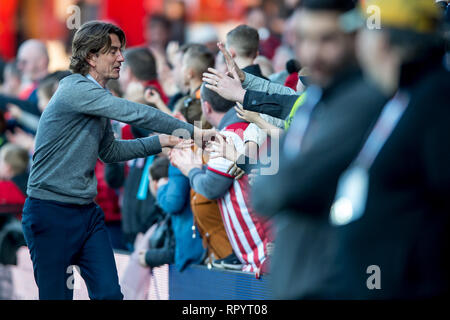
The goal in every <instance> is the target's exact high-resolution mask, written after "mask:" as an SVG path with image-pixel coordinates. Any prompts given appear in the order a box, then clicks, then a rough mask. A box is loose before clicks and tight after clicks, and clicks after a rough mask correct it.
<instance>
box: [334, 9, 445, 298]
mask: <svg viewBox="0 0 450 320" xmlns="http://www.w3.org/2000/svg"><path fill="white" fill-rule="evenodd" d="M367 5H377V6H379V7H380V9H381V11H382V12H383V15H382V17H381V25H382V28H381V29H380V30H369V29H366V28H364V29H363V31H362V32H361V35H360V38H359V40H360V41H359V42H358V51H359V56H360V57H361V61H362V65H363V67H364V70H365V72H366V73H367V75H368V76H370V78H371V79H372V80H373V81H374V83H376V84H377V86H378V87H379V88H381V89H382V90H383V93H384V94H385V95H386V96H388V97H391V96H392V95H393V94H395V97H394V98H393V99H392V100H391V101H390V102H389V103H388V104H386V106H385V107H384V108H383V112H382V115H380V117H379V118H378V119H377V125H376V126H375V128H374V129H373V130H372V131H371V132H370V134H368V138H367V139H366V141H365V142H364V144H363V145H362V146H361V153H360V154H361V155H363V156H364V159H370V163H369V162H368V161H367V160H364V159H363V158H362V157H358V158H356V159H355V163H356V162H358V163H359V165H360V166H362V167H364V168H365V170H366V172H367V177H368V178H367V179H368V184H367V193H366V199H367V200H366V201H365V210H364V211H363V213H362V215H361V217H360V218H359V219H358V218H353V219H350V220H348V219H343V220H342V222H341V223H339V224H337V225H336V227H335V230H336V243H337V248H336V251H335V256H334V263H333V265H334V266H335V276H334V279H333V281H332V282H331V283H330V293H332V291H334V292H335V294H339V295H340V297H344V298H363V299H392V298H395V299H399V298H400V299H423V298H436V297H448V296H449V293H450V274H449V270H450V259H449V257H448V252H449V250H450V216H449V212H450V206H449V202H448V194H449V192H450V167H449V163H450V148H448V142H449V139H450V129H449V125H448V119H450V109H449V101H450V81H449V79H450V74H449V72H448V71H446V70H445V69H444V67H443V64H442V61H443V59H442V57H443V55H444V48H443V42H442V40H441V36H440V34H439V32H438V27H439V24H438V21H439V20H438V17H439V12H438V11H437V8H436V7H435V5H434V3H433V2H431V1H402V0H390V1H380V0H376V1H369V2H368V3H367ZM406 7H409V10H405V11H398V10H397V8H406ZM362 12H365V7H363V8H362ZM369 53H370V54H369ZM391 110H394V111H391ZM398 110H400V111H398ZM395 112H398V113H397V114H398V115H396V114H395ZM393 117H394V118H396V119H397V121H396V123H394V124H393V125H392V124H391V121H392V118H393ZM386 119H387V120H386ZM379 128H381V129H379ZM380 132H382V134H383V139H382V140H381V142H376V141H375V140H374V139H373V137H376V136H377V135H378V134H379V133H380ZM374 141H375V142H374ZM368 147H370V148H371V150H373V149H376V150H378V152H370V151H367V150H369V148H368ZM358 159H360V160H358ZM361 159H362V160H361ZM341 181H343V178H341ZM342 196H345V194H344V193H343V194H342ZM336 199H337V201H338V198H336ZM337 201H336V202H335V203H337ZM342 213H344V212H342ZM347 213H348V212H347ZM351 216H353V214H352V213H350V214H349V215H348V217H351ZM331 288H333V290H331Z"/></svg>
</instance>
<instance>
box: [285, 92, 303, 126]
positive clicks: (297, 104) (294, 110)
mask: <svg viewBox="0 0 450 320" xmlns="http://www.w3.org/2000/svg"><path fill="white" fill-rule="evenodd" d="M305 100H306V92H303V93H302V94H301V95H300V97H298V99H297V100H296V101H295V103H294V106H293V107H292V109H291V112H290V113H289V115H288V117H287V119H286V120H285V121H284V130H287V129H289V127H290V126H291V123H292V120H293V119H294V116H295V114H296V113H297V110H298V108H300V106H301V105H303V103H305Z"/></svg>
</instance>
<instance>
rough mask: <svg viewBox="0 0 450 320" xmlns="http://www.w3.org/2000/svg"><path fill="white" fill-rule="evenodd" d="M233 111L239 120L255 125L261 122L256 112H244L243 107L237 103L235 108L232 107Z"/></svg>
mask: <svg viewBox="0 0 450 320" xmlns="http://www.w3.org/2000/svg"><path fill="white" fill-rule="evenodd" d="M234 109H235V110H236V112H237V116H238V117H239V118H241V119H242V120H245V121H248V122H251V123H257V122H258V121H260V120H261V116H260V115H259V113H258V112H254V111H249V110H244V107H243V106H242V104H240V103H237V106H236V107H234Z"/></svg>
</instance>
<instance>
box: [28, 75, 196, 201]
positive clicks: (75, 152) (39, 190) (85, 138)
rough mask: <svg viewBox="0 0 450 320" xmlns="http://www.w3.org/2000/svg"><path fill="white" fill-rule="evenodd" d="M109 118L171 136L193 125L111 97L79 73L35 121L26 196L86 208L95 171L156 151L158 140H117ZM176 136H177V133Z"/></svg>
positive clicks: (65, 83)
mask: <svg viewBox="0 0 450 320" xmlns="http://www.w3.org/2000/svg"><path fill="white" fill-rule="evenodd" d="M109 119H114V120H117V121H121V122H125V123H129V124H131V125H135V126H138V127H142V128H144V129H148V130H152V131H156V132H161V133H166V134H172V133H173V132H174V130H176V129H185V130H187V132H188V134H189V135H190V136H191V137H192V136H193V131H194V127H193V126H192V125H190V124H188V123H184V122H182V121H179V120H177V119H175V118H173V117H171V116H169V115H166V114H165V113H163V112H161V111H159V110H157V109H154V108H151V107H149V106H146V105H142V104H138V103H133V102H130V101H127V100H124V99H121V98H117V97H114V96H112V95H111V94H110V93H109V92H108V91H107V90H106V89H104V88H102V87H101V86H100V85H99V84H98V83H96V82H94V81H91V80H89V79H88V78H86V77H85V76H83V75H81V74H73V75H70V76H68V77H66V78H64V79H63V80H61V82H60V85H59V87H58V90H57V91H56V93H55V94H54V96H53V97H52V99H51V100H50V102H49V104H48V106H47V108H46V109H45V111H44V112H43V114H42V117H41V119H40V122H39V126H38V130H37V134H36V145H35V153H34V155H33V165H32V168H31V173H30V178H29V181H28V191H27V193H28V196H30V197H33V198H38V199H43V200H54V201H59V202H64V203H71V204H88V203H90V202H92V201H93V199H94V198H95V196H96V195H97V180H96V178H95V175H94V167H95V163H96V161H97V158H100V160H102V161H103V162H105V163H111V162H119V161H127V160H130V159H133V158H142V157H147V156H149V155H151V154H156V153H159V152H161V145H160V143H159V139H158V137H157V136H153V137H149V138H142V139H136V140H126V141H125V140H116V139H115V138H114V134H113V131H112V128H111V124H110V121H109ZM177 135H182V133H181V132H180V130H177Z"/></svg>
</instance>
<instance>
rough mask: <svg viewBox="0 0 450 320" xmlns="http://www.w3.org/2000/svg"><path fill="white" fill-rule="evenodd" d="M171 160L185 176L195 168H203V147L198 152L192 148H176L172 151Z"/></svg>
mask: <svg viewBox="0 0 450 320" xmlns="http://www.w3.org/2000/svg"><path fill="white" fill-rule="evenodd" d="M169 160H170V162H171V163H172V165H173V166H175V167H177V168H178V169H179V170H180V171H181V173H182V174H183V175H185V176H188V175H189V172H190V171H191V170H192V169H194V168H199V169H201V168H202V165H203V162H202V149H200V148H198V149H197V152H194V151H192V149H190V148H189V149H174V150H172V151H171V152H170V155H169Z"/></svg>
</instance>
